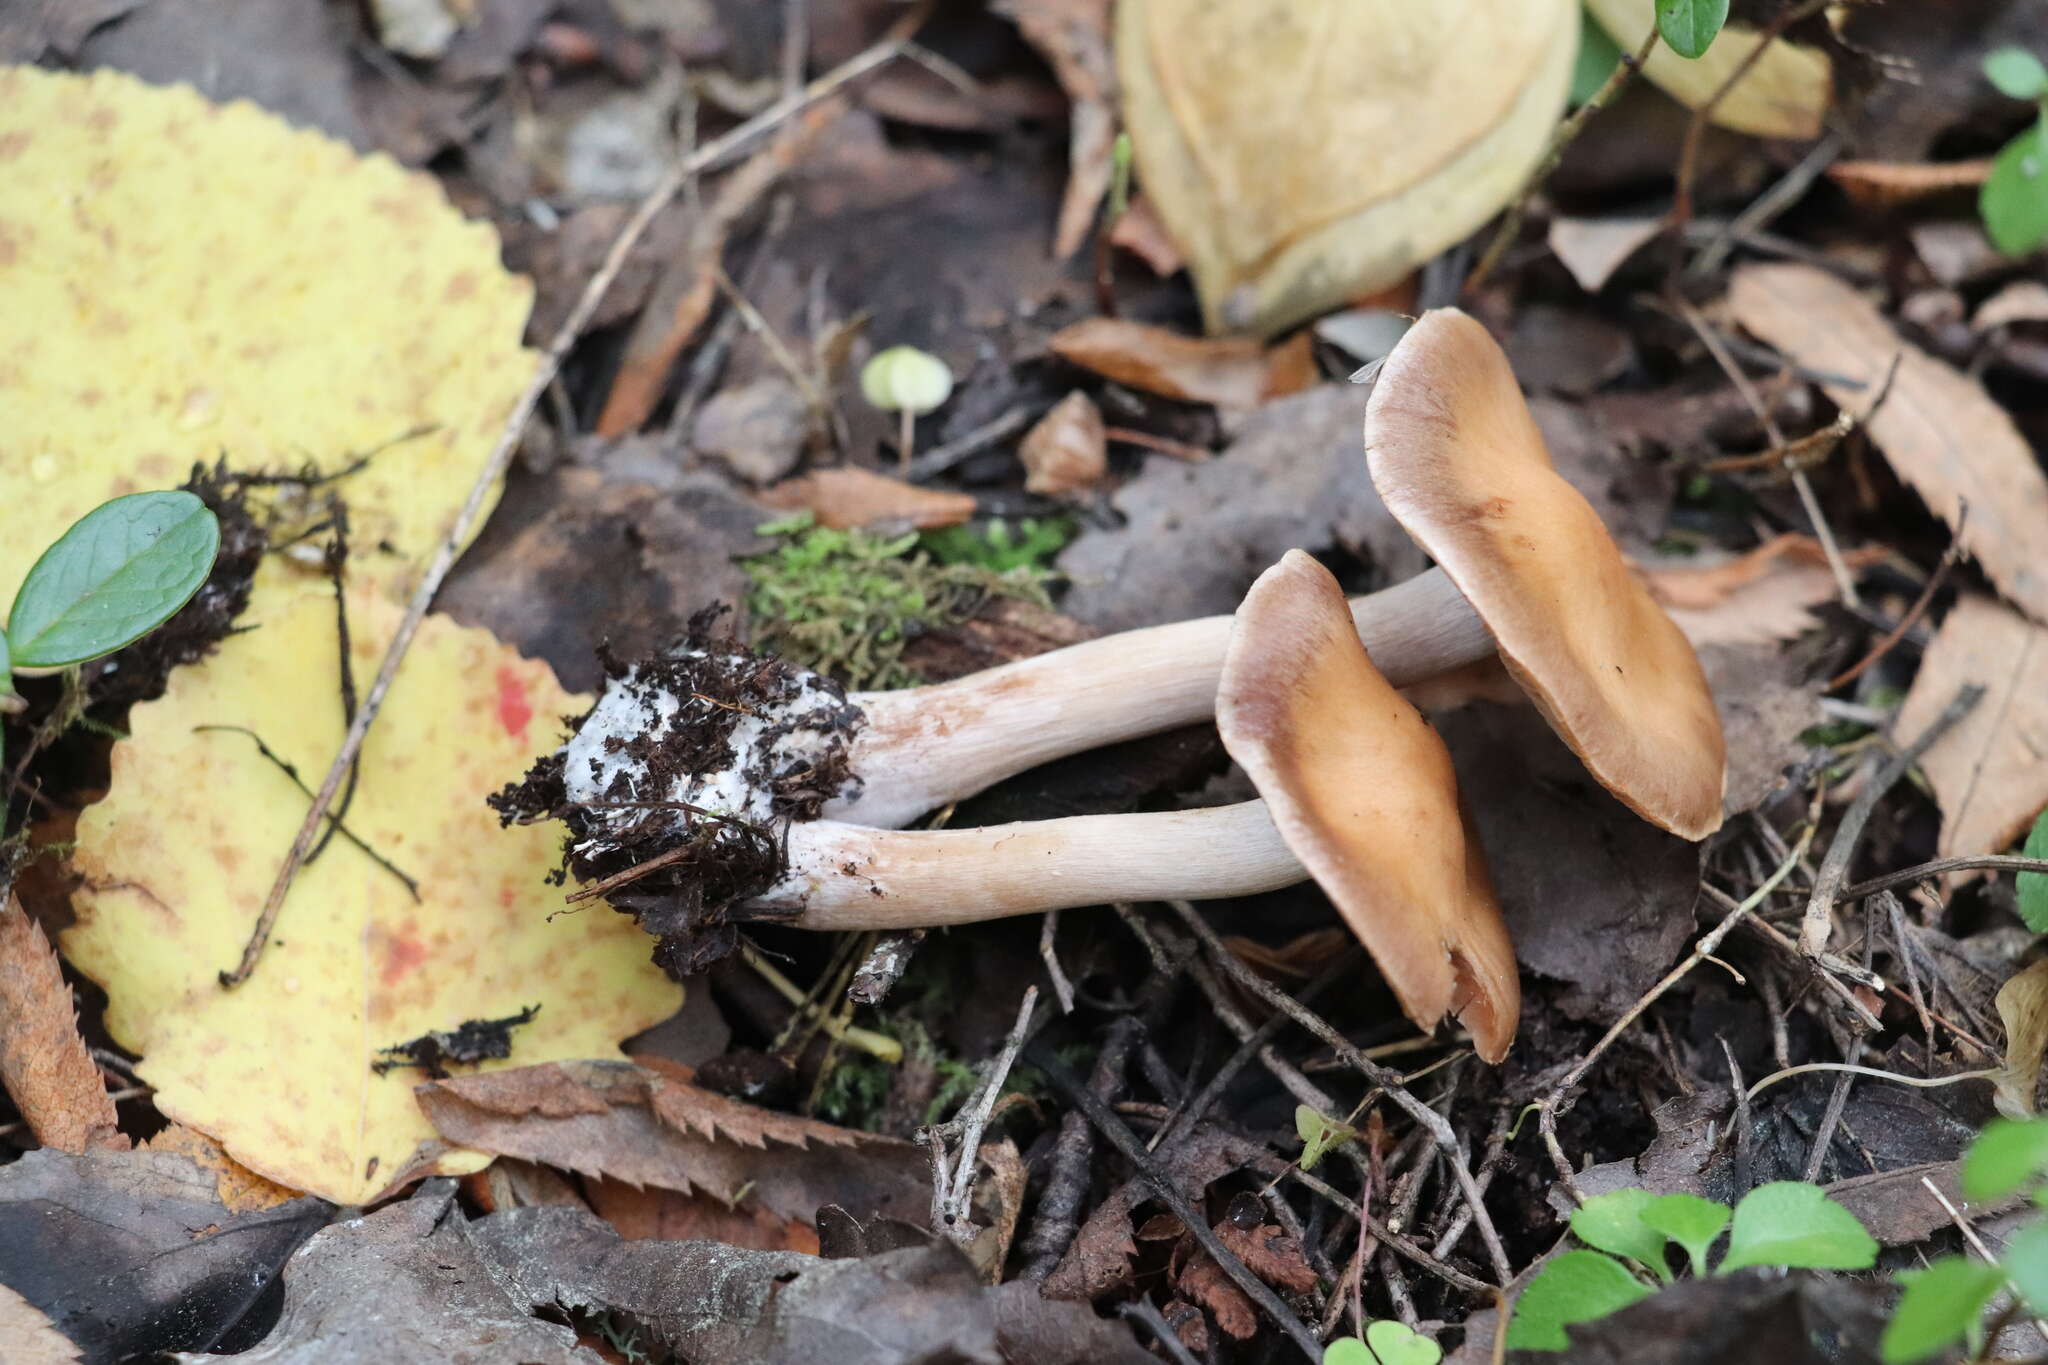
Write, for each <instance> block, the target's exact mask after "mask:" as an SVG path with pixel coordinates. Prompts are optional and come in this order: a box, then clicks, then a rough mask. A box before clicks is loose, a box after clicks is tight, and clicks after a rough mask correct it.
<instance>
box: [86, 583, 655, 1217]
mask: <svg viewBox="0 0 2048 1365" xmlns="http://www.w3.org/2000/svg"><path fill="white" fill-rule="evenodd" d="M347 610H348V618H349V629H350V645H351V658H352V659H353V661H354V667H355V674H356V677H357V678H358V679H361V678H366V677H368V676H369V675H370V674H371V672H372V671H374V669H375V668H376V666H377V662H378V660H379V659H380V658H381V657H382V656H383V653H384V649H385V647H386V645H387V644H388V643H389V642H390V639H391V636H392V633H393V632H394V631H395V630H396V628H397V625H398V618H399V615H400V611H399V608H398V607H397V606H396V605H394V604H392V603H390V602H388V601H387V600H386V599H384V598H383V597H382V595H381V594H380V593H378V592H377V591H376V590H375V589H374V588H373V587H370V586H368V585H364V584H357V585H355V586H353V587H351V589H350V590H349V593H348V597H347ZM243 620H244V623H245V624H249V625H254V626H257V627H260V628H259V629H254V630H249V631H245V632H243V633H240V634H237V635H234V636H231V637H229V639H228V640H227V641H226V642H225V643H224V644H223V645H222V646H221V648H220V650H219V651H218V652H217V653H216V654H215V655H214V656H213V657H212V658H210V659H208V660H206V661H205V662H204V663H201V664H197V665H193V666H189V667H186V668H181V669H178V670H177V671H176V672H174V673H173V674H172V675H171V681H170V687H169V689H168V691H166V693H165V694H164V696H163V698H162V700H160V701H156V702H151V703H148V704H146V705H142V706H138V707H136V708H135V709H134V711H133V712H132V713H131V714H130V717H129V729H130V737H129V738H128V739H126V740H123V741H121V742H120V743H118V744H116V745H115V746H114V749H113V754H112V764H113V781H112V794H111V795H110V796H109V797H108V798H107V799H106V800H104V801H102V802H100V803H99V804H98V805H96V806H93V807H91V808H90V809H88V810H87V811H86V812H85V813H84V814H83V815H82V816H81V817H80V818H79V822H78V851H77V854H76V855H75V861H76V864H77V868H78V871H79V872H80V874H81V875H82V877H83V881H84V884H83V886H82V888H81V889H80V891H79V892H78V893H77V895H76V897H75V898H74V900H75V904H76V907H77V910H78V923H77V924H76V925H75V926H74V927H73V928H72V929H70V930H69V931H68V932H67V933H66V934H65V935H64V940H63V947H64V952H65V956H66V957H68V958H69V959H70V960H71V961H72V962H73V963H74V964H76V965H77V967H78V968H79V970H81V971H83V972H84V973H85V974H86V975H87V976H89V977H91V978H92V979H93V980H95V981H97V982H99V983H100V984H101V985H102V986H104V987H105V988H106V990H107V996H108V1005H107V1015H106V1019H107V1027H108V1030H109V1031H110V1032H111V1033H112V1034H113V1035H114V1037H115V1039H116V1040H118V1041H119V1042H120V1043H121V1044H122V1045H123V1046H125V1047H128V1048H131V1049H133V1050H134V1051H136V1052H138V1053H140V1054H142V1057H143V1060H142V1063H141V1066H140V1068H139V1071H140V1074H141V1076H142V1078H143V1079H144V1080H146V1081H149V1082H150V1083H151V1084H153V1085H155V1086H156V1087H157V1094H156V1104H157V1107H158V1108H159V1109H161V1110H162V1111H163V1112H164V1113H165V1114H167V1115H169V1116H170V1117H171V1118H174V1119H177V1120H179V1121H180V1122H183V1123H186V1124H188V1125H190V1126H191V1127H193V1128H197V1129H198V1130H200V1131H201V1132H203V1133H206V1134H208V1135H210V1136H212V1137H214V1138H216V1139H218V1140H219V1141H220V1142H221V1144H222V1145H223V1146H224V1147H225V1148H226V1149H227V1151H228V1153H229V1154H230V1155H231V1156H233V1157H234V1158H235V1159H236V1160H237V1161H239V1162H241V1163H242V1164H243V1165H244V1166H247V1167H248V1168H249V1169H251V1170H252V1171H255V1172H257V1173H259V1174H261V1175H263V1176H266V1177H268V1178H269V1179H271V1180H274V1181H276V1182H278V1183H279V1184H282V1185H288V1186H291V1187H292V1188H294V1189H301V1190H308V1191H311V1192H313V1193H315V1194H318V1195H321V1196H322V1197H323V1198H328V1199H332V1200H334V1201H335V1202H337V1203H362V1202H366V1201H368V1200H369V1199H371V1198H374V1197H375V1196H377V1195H378V1194H380V1193H381V1192H383V1191H384V1190H386V1189H387V1188H389V1187H391V1186H392V1185H393V1184H394V1182H396V1181H398V1180H400V1179H402V1178H405V1177H406V1176H407V1173H408V1172H410V1173H412V1174H418V1173H420V1170H421V1168H424V1169H425V1170H429V1171H431V1170H442V1171H449V1172H457V1173H459V1172H463V1171H469V1170H474V1169H476V1168H477V1167H478V1166H481V1165H482V1164H483V1163H484V1162H485V1161H486V1160H488V1158H487V1157H485V1156H484V1155H482V1154H480V1153H476V1152H447V1151H439V1150H427V1151H419V1150H417V1149H421V1148H422V1145H423V1144H430V1143H431V1142H432V1139H433V1138H434V1137H435V1133H434V1129H433V1126H432V1125H431V1124H430V1123H428V1122H427V1120H426V1117H425V1116H424V1115H422V1114H421V1113H420V1111H419V1107H418V1106H417V1105H416V1104H415V1103H414V1101H413V1095H412V1082H413V1080H414V1079H415V1077H414V1075H413V1074H412V1073H410V1072H406V1071H403V1070H400V1071H392V1072H389V1073H387V1074H385V1075H382V1076H379V1075H376V1074H374V1073H373V1072H372V1071H371V1070H370V1063H371V1061H372V1060H374V1054H375V1053H376V1050H377V1049H378V1048H380V1047H387V1046H390V1045H392V1044H395V1043H398V1042H401V1041H403V1040H405V1039H408V1038H413V1037H417V1036H418V1035H420V1034H423V1033H427V1032H432V1031H437V1030H446V1029H452V1028H454V1027H456V1026H457V1025H458V1024H461V1023H462V1022H464V1021H465V1020H471V1019H496V1018H502V1017H505V1016H507V1015H512V1014H517V1013H518V1012H519V1011H520V1010H521V1009H522V1008H523V1007H524V1006H527V1005H531V1004H536V1003H537V1004H539V1005H540V1007H541V1008H540V1011H539V1014H538V1016H537V1017H536V1018H535V1019H534V1020H533V1022H531V1023H529V1024H527V1025H525V1026H524V1027H522V1028H520V1029H518V1030H517V1031H516V1032H514V1034H513V1036H512V1055H511V1058H510V1060H509V1062H504V1063H497V1062H487V1063H484V1064H483V1065H484V1066H486V1067H492V1066H502V1065H521V1064H525V1063H529V1062H537V1061H545V1060H549V1059H552V1058H556V1057H564V1056H567V1057H592V1056H603V1055H607V1054H613V1055H615V1049H616V1045H617V1044H618V1042H619V1041H620V1040H621V1039H624V1038H627V1037H630V1036H632V1035H633V1034H634V1033H637V1032H639V1031H640V1030H641V1029H643V1028H647V1027H648V1026H650V1025H652V1024H654V1023H657V1022H659V1021H660V1020H661V1019H664V1018H666V1017H667V1016H668V1015H669V1014H671V1013H673V1012H674V1010H675V1008H676V1003H677V988H676V987H675V985H674V984H673V983H672V982H670V981H668V980H667V979H666V978H665V977H664V976H663V975H662V973H661V972H660V971H659V970H658V969H657V968H655V967H654V966H653V964H652V963H650V962H649V961H648V960H647V949H646V940H645V939H644V937H643V936H642V935H641V934H640V933H639V931H638V930H637V929H635V928H634V926H633V924H632V922H631V921H630V920H628V919H627V918H626V917H624V916H621V915H612V914H605V913H586V914H581V915H551V914H550V912H551V911H555V910H558V909H560V905H561V901H560V895H559V893H558V892H556V891H555V890H553V889H552V888H551V887H549V886H548V885H547V884H546V881H545V879H546V877H547V875H548V873H549V872H550V870H551V869H552V868H553V867H554V866H555V864H556V861H557V848H556V846H555V840H554V837H553V836H552V835H551V834H549V833H548V832H547V831H546V830H544V829H542V828H540V827H538V826H533V827H525V828H513V829H509V830H507V829H501V828H499V824H498V820H497V817H496V816H495V815H494V814H493V813H492V812H491V811H490V810H489V808H488V807H486V806H485V805H484V797H485V796H487V795H488V794H490V793H491V792H493V791H495V790H497V789H498V788H499V787H500V786H502V785H503V783H504V782H505V781H506V780H507V778H508V777H510V776H513V775H516V774H518V773H519V772H520V771H521V770H522V769H523V768H524V767H525V766H526V765H527V763H528V762H529V761H530V759H531V757H532V754H533V751H534V749H535V748H536V747H539V746H542V745H545V744H547V743H550V742H552V739H553V737H554V735H555V734H556V725H557V720H556V718H557V717H560V716H563V715H568V714H572V713H574V712H576V711H578V710H580V709H581V708H582V706H583V705H584V703H583V702H582V701H581V699H579V698H576V697H574V696H571V695H570V694H568V693H566V692H564V691H563V690H562V689H561V687H560V686H559V685H558V684H557V683H556V682H555V680H554V675H553V674H552V673H551V672H550V671H549V670H548V667H547V665H545V664H542V663H538V662H534V661H531V660H526V659H522V658H520V657H519V656H518V655H516V654H514V653H513V652H512V651H511V650H509V649H508V648H506V647H505V646H504V645H501V644H499V643H498V642H497V641H496V640H494V639H493V638H492V637H491V636H490V635H489V634H487V633H486V632H484V631H481V630H463V629H461V628H459V627H457V626H455V625H454V624H453V623H452V622H450V621H449V620H448V619H447V618H445V617H440V616H430V617H428V618H427V620H426V622H425V624H424V625H423V626H422V627H421V629H420V632H419V634H418V636H417V637H416V638H415V640H414V642H413V646H412V649H411V652H410V653H408V655H407V656H406V661H405V665H404V667H403V668H402V669H401V670H400V671H399V674H398V680H397V682H396V684H395V685H394V686H393V688H392V690H391V692H390V695H389V697H388V698H387V700H386V703H385V706H384V709H383V712H382V714H381V715H380V716H379V717H378V721H377V726H376V728H375V729H373V730H372V731H371V732H370V738H369V741H368V743H367V744H366V745H365V747H364V750H363V759H362V763H361V767H360V771H359V774H358V777H357V781H356V784H355V794H354V798H353V800H352V801H350V802H349V803H348V805H347V807H346V814H345V816H344V821H345V823H346V826H347V828H348V830H349V832H350V833H351V834H352V835H354V836H355V837H357V838H360V839H361V840H362V841H363V843H364V844H365V845H367V846H368V848H369V849H371V850H374V851H375V853H376V854H377V855H378V856H379V857H382V858H384V859H386V860H388V861H389V862H390V863H391V864H392V865H393V866H395V867H396V868H398V869H400V870H402V871H403V872H404V873H406V874H408V875H410V876H411V877H413V878H415V879H416V880H417V883H418V897H417V899H415V898H414V896H413V894H412V893H411V892H409V891H408V890H407V888H406V886H405V885H404V883H402V882H401V881H400V880H399V878H398V876H397V875H395V874H394V873H393V872H392V871H390V870H388V869H387V868H386V867H383V866H380V865H379V864H377V863H376V862H373V861H372V859H371V855H370V854H369V853H367V852H365V851H364V849H363V848H361V847H358V846H357V845H356V844H355V843H353V842H352V841H351V840H350V839H347V838H343V837H337V838H335V839H334V840H333V841H332V842H331V843H330V844H329V845H328V847H327V849H326V851H325V852H323V853H322V854H321V855H320V856H319V857H318V858H317V859H315V860H313V861H312V862H310V863H309V864H308V865H307V866H306V868H305V870H304V872H303V873H301V875H300V876H299V878H298V880H297V882H296V883H295V884H294V885H293V888H292V893H291V897H290V899H288V900H287V901H286V903H285V907H284V913H283V915H282V916H281V917H280V918H279V920H278V922H277V928H276V931H275V936H274V937H273V939H272V940H271V943H270V945H269V947H268V949H267V950H266V951H265V953H264V956H263V959H262V962H261V964H260V965H259V966H258V968H257V970H256V973H255V975H254V976H253V977H251V978H250V979H249V981H248V982H246V983H245V984H243V985H242V986H240V987H238V988H236V989H234V990H231V991H230V990H223V989H221V987H220V985H219V983H218V980H217V975H218V973H219V972H220V970H221V969H222V968H223V967H225V966H227V965H229V964H231V963H233V962H234V961H235V959H236V957H237V956H238V955H239V954H240V952H241V949H242V944H243V941H244V940H245V939H246V938H247V936H248V933H249V930H250V927H251V926H252V925H253V924H254V923H255V921H256V916H257V913H258V911H259V910H260V909H261V907H262V905H263V901H264V898H265V896H266V895H267V894H268V892H269V890H270V885H271V880H272V878H273V876H274V875H275V873H276V869H277V860H278V858H279V857H280V856H281V854H282V852H283V850H284V849H286V848H287V847H289V846H290V844H291V841H292V836H293V835H294V834H295V833H296V832H297V830H298V826H299V822H300V820H301V819H302V817H303V812H304V810H305V802H306V797H305V795H304V793H303V792H302V791H301V790H300V789H299V788H298V787H297V786H296V785H294V783H293V780H292V779H291V778H290V777H288V776H286V775H285V774H284V773H283V772H281V771H280V770H279V769H278V768H277V767H276V766H275V765H274V764H273V763H271V762H270V761H269V760H267V759H265V758H264V757H263V756H262V754H261V752H260V751H259V750H258V749H257V747H256V745H255V744H254V743H253V742H252V741H251V739H250V736H249V735H248V734H246V733H235V732H233V731H231V730H223V729H217V728H213V729H209V728H206V727H219V726H231V727H232V726H239V727H246V729H247V730H250V731H253V732H254V733H255V734H256V735H257V736H259V737H260V738H261V739H262V740H263V742H264V743H266V744H267V745H269V746H270V748H271V749H272V750H273V751H274V752H275V753H277V754H278V755H279V756H280V757H281V758H283V759H284V760H285V761H286V762H288V763H290V764H292V765H293V767H295V768H296V769H297V771H298V773H299V774H300V775H301V776H305V775H308V774H318V773H321V772H324V771H325V770H326V768H327V764H328V761H329V759H330V757H331V756H332V754H333V753H334V750H335V748H336V747H337V746H338V745H339V743H340V740H341V734H342V727H343V721H342V714H341V706H340V702H339V700H338V698H337V696H336V688H337V677H338V673H337V670H338V663H339V660H338V654H339V650H338V647H337V641H336V637H335V604H334V599H333V593H332V592H331V590H329V589H327V588H326V587H325V586H324V585H322V586H318V587H310V588H307V587H292V586H287V585H283V584H280V583H277V582H265V581H259V582H258V584H257V587H256V591H255V593H254V595H253V596H252V598H251V600H250V604H249V609H248V611H247V613H246V614H245V616H244V618H243Z"/></svg>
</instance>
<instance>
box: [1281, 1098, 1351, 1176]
mask: <svg viewBox="0 0 2048 1365" xmlns="http://www.w3.org/2000/svg"><path fill="white" fill-rule="evenodd" d="M1294 1131H1295V1132H1296V1133H1298V1134H1300V1135H1301V1169H1303V1170H1304V1171H1312V1170H1314V1169H1315V1166H1316V1163H1317V1162H1318V1161H1321V1160H1322V1159H1323V1157H1324V1155H1325V1154H1327V1153H1328V1152H1329V1150H1330V1149H1331V1148H1332V1147H1336V1146H1339V1145H1341V1144H1343V1143H1346V1142H1349V1141H1350V1140H1351V1139H1352V1138H1354V1137H1356V1136H1358V1130H1357V1129H1356V1128H1353V1127H1352V1126H1351V1125H1350V1124H1348V1123H1343V1122H1340V1121H1339V1120H1337V1119H1333V1118H1330V1117H1329V1116H1327V1115H1325V1114H1320V1113H1318V1112H1316V1111H1315V1110H1313V1109H1311V1108H1309V1107H1308V1106H1307V1105H1305V1104H1297V1105H1295V1106H1294Z"/></svg>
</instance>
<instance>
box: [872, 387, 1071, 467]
mask: <svg viewBox="0 0 2048 1365" xmlns="http://www.w3.org/2000/svg"><path fill="white" fill-rule="evenodd" d="M1048 406H1049V405H1048V404H1043V403H1020V404H1018V405H1017V406H1016V407H1014V408H1011V409H1010V410H1009V411H1007V412H1005V413H1003V414H1002V415H1001V416H999V417H997V418H995V419H994V420H993V421H989V422H984V423H982V424H981V425H980V426H978V427H976V428H975V429H974V430H972V431H970V432H968V433H967V434H966V435H965V436H962V437H960V438H959V439H958V440H954V441H948V442H946V444H944V445H942V446H933V447H932V448H931V449H930V450H927V451H926V452H925V453H924V454H922V455H920V456H918V457H917V458H916V459H914V460H912V461H911V462H910V465H909V467H908V468H907V469H905V470H904V471H903V477H904V478H906V479H908V480H909V481H910V482H911V483H923V482H924V481H925V480H926V479H930V478H936V477H937V476H938V475H940V474H943V473H945V472H946V471H947V470H949V469H951V468H952V467H953V466H954V465H956V464H959V463H961V462H962V461H964V460H967V459H969V458H971V457H973V456H975V455H979V454H980V453H981V452H982V451H984V450H987V449H988V448H989V447H990V446H992V445H994V444H996V443H997V442H998V441H1001V440H1003V439H1004V438H1006V437H1009V436H1013V435H1015V434H1016V433H1018V432H1020V431H1022V430H1024V428H1026V427H1028V426H1030V425H1031V424H1032V423H1033V422H1034V421H1036V420H1038V417H1039V416H1040V414H1042V413H1043V412H1044V411H1045V410H1046V408H1047V407H1048Z"/></svg>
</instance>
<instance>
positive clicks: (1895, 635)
mask: <svg viewBox="0 0 2048 1365" xmlns="http://www.w3.org/2000/svg"><path fill="white" fill-rule="evenodd" d="M1893 363H1894V365H1895V366H1896V364H1897V362H1896V361H1894V362H1893ZM1969 519H1970V504H1969V502H1968V501H1966V500H1965V501H1961V502H1959V505H1958V506H1957V509H1956V520H1955V526H1954V527H1953V529H1951V530H1950V532H1949V539H1948V549H1946V550H1944V551H1943V552H1942V555H1941V563H1939V564H1937V565H1935V566H1934V572H1933V573H1931V574H1929V575H1927V585H1926V586H1925V587H1923V588H1921V589H1920V595H1919V596H1918V597H1916V598H1914V599H1913V605H1912V606H1910V607H1908V608H1906V614H1905V615H1904V616H1901V617H1900V618H1899V623H1898V624H1897V625H1896V626H1893V627H1892V628H1891V631H1890V632H1889V633H1888V634H1886V636H1885V637H1884V638H1883V639H1882V640H1879V641H1878V642H1877V643H1876V644H1874V645H1872V646H1871V647H1870V652H1869V653H1868V654H1865V655H1864V656H1863V657H1862V658H1861V659H1858V660H1857V661H1856V662H1855V663H1853V664H1851V665H1849V667H1847V668H1845V669H1843V670H1842V671H1841V672H1840V673H1837V674H1836V675H1835V676H1834V677H1832V678H1829V679H1828V684H1827V686H1826V687H1823V688H1822V689H1821V691H1823V692H1832V691H1834V690H1835V689H1836V688H1838V687H1841V686H1842V685H1843V684H1845V683H1852V682H1854V681H1856V679H1858V678H1860V677H1862V676H1863V674H1864V672H1865V670H1867V669H1868V668H1869V667H1870V666H1871V665H1872V664H1874V663H1876V662H1877V661H1878V660H1879V659H1882V658H1883V657H1884V656H1885V655H1887V654H1889V653H1891V651H1892V647H1893V646H1895V645H1897V644H1898V642H1899V641H1901V640H1903V639H1905V638H1906V632H1907V631H1909V630H1911V629H1912V628H1913V627H1914V626H1915V625H1916V624H1918V623H1919V620H1920V618H1921V617H1922V616H1925V615H1926V614H1927V608H1928V607H1929V606H1931V605H1933V603H1934V595H1935V594H1936V593H1938V592H1940V591H1941V587H1942V584H1944V583H1946V582H1948V576H1949V575H1950V574H1951V573H1953V572H1955V567H1956V565H1957V564H1959V563H1961V562H1962V558H1963V554H1964V550H1963V527H1964V525H1966V524H1967V523H1968V522H1969Z"/></svg>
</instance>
